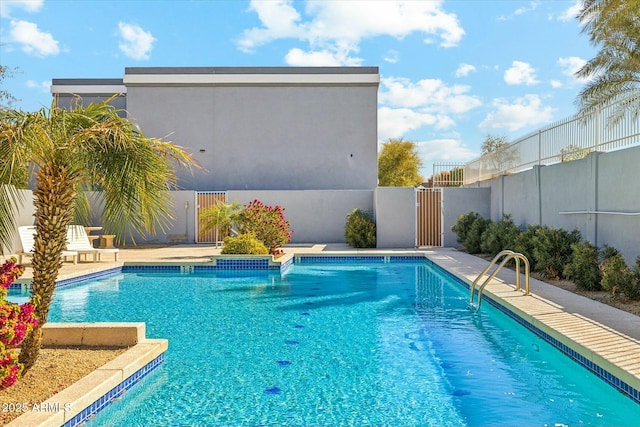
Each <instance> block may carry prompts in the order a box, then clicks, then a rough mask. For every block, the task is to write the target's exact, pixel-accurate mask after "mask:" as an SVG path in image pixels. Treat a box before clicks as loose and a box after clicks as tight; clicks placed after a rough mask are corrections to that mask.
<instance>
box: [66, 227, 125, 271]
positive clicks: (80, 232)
mask: <svg viewBox="0 0 640 427" xmlns="http://www.w3.org/2000/svg"><path fill="white" fill-rule="evenodd" d="M67 249H69V250H71V251H76V252H78V254H79V256H82V255H84V259H85V260H86V259H87V255H88V254H92V255H93V262H96V260H98V261H100V260H101V255H102V254H113V255H114V259H115V261H118V252H120V249H118V248H111V249H101V248H94V247H93V245H92V244H91V242H90V241H89V237H88V236H87V231H86V230H85V229H84V227H83V226H82V225H70V226H69V228H67Z"/></svg>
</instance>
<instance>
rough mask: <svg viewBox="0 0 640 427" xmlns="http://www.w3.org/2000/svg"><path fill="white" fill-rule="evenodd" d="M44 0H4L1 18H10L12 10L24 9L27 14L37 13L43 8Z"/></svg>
mask: <svg viewBox="0 0 640 427" xmlns="http://www.w3.org/2000/svg"><path fill="white" fill-rule="evenodd" d="M43 4H44V0H2V1H0V16H1V17H3V18H8V17H10V16H11V10H12V9H22V10H24V11H26V12H29V13H33V12H37V11H39V10H40V8H42V5H43Z"/></svg>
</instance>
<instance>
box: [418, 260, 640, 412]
mask: <svg viewBox="0 0 640 427" xmlns="http://www.w3.org/2000/svg"><path fill="white" fill-rule="evenodd" d="M427 261H428V262H429V263H430V264H431V265H432V266H434V267H435V268H437V269H438V270H439V271H441V272H443V273H444V274H446V275H447V276H449V277H451V278H452V279H454V280H455V281H456V282H458V283H460V284H462V285H463V286H464V287H465V288H467V289H470V286H469V284H468V283H466V282H465V281H463V280H461V279H460V278H459V277H458V276H456V275H455V274H453V273H452V272H450V271H448V270H446V269H445V268H443V267H440V266H439V265H437V264H436V263H434V262H433V261H431V260H429V259H427ZM482 299H483V300H486V301H487V302H488V303H489V304H491V306H493V307H495V308H497V309H498V310H500V311H501V312H503V313H504V314H506V315H507V316H509V317H510V318H512V319H513V320H515V321H516V322H518V323H519V324H521V325H522V326H524V327H525V328H527V329H528V330H529V331H531V332H532V333H533V334H535V335H536V336H538V337H540V338H542V339H543V340H544V341H546V342H547V343H549V344H551V345H552V346H553V347H555V348H556V349H558V350H559V351H560V352H562V353H563V354H564V355H566V356H567V357H569V358H570V359H571V360H573V361H574V362H577V363H578V364H579V365H581V366H582V367H584V368H585V369H587V370H588V371H589V372H591V373H592V374H594V375H595V376H597V377H598V378H600V379H601V380H603V381H604V382H606V383H607V384H609V385H610V386H612V387H613V388H615V389H616V390H617V391H618V392H620V393H622V394H624V395H625V396H627V397H628V398H630V399H631V400H633V401H634V402H635V403H637V404H640V390H637V389H635V388H634V387H632V386H630V385H629V384H627V383H625V382H624V381H622V380H621V379H620V378H618V377H616V376H615V375H614V374H612V373H611V372H609V371H607V370H606V369H604V368H602V367H600V366H599V365H598V364H596V363H594V362H592V361H590V360H589V359H587V358H586V357H584V356H583V355H581V354H580V353H578V352H577V351H575V350H573V349H572V348H571V347H569V346H567V345H565V344H563V343H562V342H560V341H559V340H558V339H557V338H554V337H553V336H551V335H549V334H548V333H546V332H544V331H543V330H541V329H540V328H538V327H536V326H534V325H533V324H532V323H530V322H529V321H527V320H526V319H524V318H522V317H521V316H519V315H518V314H516V313H514V312H513V311H511V310H509V309H508V308H507V307H505V306H503V305H502V304H500V303H499V302H498V301H496V300H494V299H493V298H491V296H489V295H487V294H486V293H484V294H483V295H482Z"/></svg>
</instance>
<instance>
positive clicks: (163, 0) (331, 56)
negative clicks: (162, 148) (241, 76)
mask: <svg viewBox="0 0 640 427" xmlns="http://www.w3.org/2000/svg"><path fill="white" fill-rule="evenodd" d="M579 7H580V1H579V0H566V1H564V0H555V1H515V0H494V1H485V0H452V1H435V0H434V1H382V0H375V1H365V0H357V1H346V0H337V1H286V0H269V1H240V0H234V1H213V0H205V1H195V0H183V1H169V0H159V1H151V0H147V1H142V0H128V1H80V0H75V1H65V0H14V1H12V0H2V1H0V44H1V46H0V64H2V65H5V66H7V67H10V68H15V69H16V70H15V74H14V76H13V77H12V78H10V79H7V80H5V81H4V82H3V86H4V89H6V90H8V91H9V92H11V93H12V94H13V95H14V96H15V97H16V98H18V99H19V100H20V101H19V102H18V103H17V104H15V105H14V107H16V108H21V109H24V110H29V111H32V110H36V109H38V108H40V107H42V106H49V105H50V104H51V94H50V92H49V85H50V83H51V79H52V78H121V77H122V76H123V73H124V69H125V67H147V66H149V67H151V66H166V67H170V66H322V65H331V66H336V65H344V66H378V67H380V77H381V82H380V89H379V94H378V101H379V105H378V139H379V141H386V140H388V139H389V138H401V137H402V138H404V139H405V140H411V141H414V142H416V143H417V146H418V151H419V153H420V156H421V158H422V159H423V162H424V168H423V175H425V177H428V176H429V175H431V170H432V169H431V164H432V163H433V162H434V161H435V162H442V161H455V162H464V161H468V160H471V159H473V158H475V157H477V156H478V155H479V153H480V146H481V144H482V142H483V140H484V139H485V137H486V136H487V134H492V135H504V136H506V137H507V138H509V139H510V140H513V139H516V138H518V137H520V136H523V135H525V134H527V133H529V132H531V131H534V130H536V129H538V128H540V127H542V126H544V125H546V124H549V123H551V122H554V121H556V120H559V119H562V118H564V117H567V116H570V115H573V114H574V113H575V112H576V108H575V99H576V96H577V94H578V92H579V91H580V89H581V87H582V86H583V84H584V82H581V81H578V80H576V79H575V78H574V77H573V73H574V72H575V71H576V70H577V69H578V68H579V67H580V66H581V65H582V64H583V63H584V62H585V61H586V60H588V59H590V58H592V57H593V56H594V55H595V54H596V50H595V49H594V48H593V47H592V46H591V45H590V44H589V41H588V37H587V36H586V35H584V34H581V33H580V31H581V27H580V25H579V23H578V21H577V19H575V15H576V13H577V12H578V10H579ZM143 131H144V129H143Z"/></svg>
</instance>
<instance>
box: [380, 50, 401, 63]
mask: <svg viewBox="0 0 640 427" xmlns="http://www.w3.org/2000/svg"><path fill="white" fill-rule="evenodd" d="M382 59H383V60H384V61H385V62H388V63H390V64H396V63H397V62H398V61H399V60H400V53H399V52H398V51H397V50H393V49H392V50H390V51H389V52H387V54H386V55H385V56H384V58H382Z"/></svg>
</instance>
